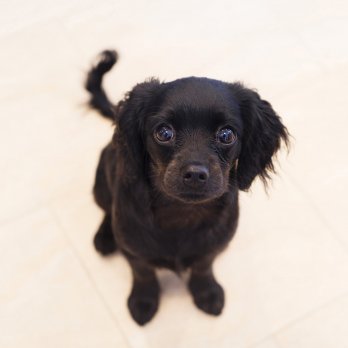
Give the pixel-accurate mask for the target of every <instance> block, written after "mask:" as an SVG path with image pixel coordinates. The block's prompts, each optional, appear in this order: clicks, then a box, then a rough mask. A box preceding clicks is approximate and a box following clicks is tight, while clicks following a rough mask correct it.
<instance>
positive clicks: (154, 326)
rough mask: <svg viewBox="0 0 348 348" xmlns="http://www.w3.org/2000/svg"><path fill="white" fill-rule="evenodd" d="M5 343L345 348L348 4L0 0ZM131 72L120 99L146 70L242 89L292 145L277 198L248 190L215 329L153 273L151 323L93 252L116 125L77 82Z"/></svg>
mask: <svg viewBox="0 0 348 348" xmlns="http://www.w3.org/2000/svg"><path fill="white" fill-rule="evenodd" d="M0 9H1V11H0V23H1V24H0V43H1V64H0V76H1V80H0V99H1V103H0V117H1V127H0V137H1V147H0V156H1V171H0V175H1V180H0V192H1V198H0V208H1V209H0V260H1V262H0V264H1V266H0V284H1V285H0V327H1V334H0V347H4V348H5V347H6V348H7V347H11V348H12V347H35V348H37V347H74V348H75V347H101V346H102V347H119V348H122V347H132V348H142V347H144V348H147V347H148V348H157V347H159V348H162V347H168V348H171V347H180V348H187V347H188V348H190V347H233V348H302V347H304V348H332V347H335V348H347V347H348V218H347V216H348V214H347V203H346V201H345V197H347V196H348V161H347V160H348V157H347V148H348V138H347V136H346V129H347V127H348V115H347V110H348V98H347V80H348V41H347V35H348V5H347V2H344V1H339V0H333V1H330V2H328V1H320V0H318V1H313V0H309V1H306V2H301V1H275V0H264V1H227V0H226V1H220V0H218V1H215V2H213V3H211V2H206V3H205V2H199V1H193V0H189V1H183V0H180V1H176V2H163V1H159V0H149V1H140V0H134V1H132V2H130V1H126V0H118V1H112V0H99V1H97V2H96V1H92V0H84V1H82V0H69V1H68V0H62V1H43V0H33V1H30V2H29V1H27V2H26V1H24V0H18V1H13V2H7V3H5V2H2V4H1V5H0ZM108 47H115V48H117V49H118V50H119V52H120V55H121V60H120V62H119V64H118V65H117V67H116V68H115V69H114V70H113V72H112V73H111V74H110V75H109V76H108V77H107V79H106V86H107V89H108V90H109V92H110V94H111V95H112V96H113V99H114V100H115V101H116V100H117V99H118V98H120V97H121V96H122V95H123V93H125V92H126V91H127V90H128V89H129V88H131V87H132V86H133V85H134V84H135V83H136V82H140V81H142V80H144V79H145V78H146V77H149V76H158V77H160V78H161V79H163V80H167V81H168V80H171V79H175V78H177V77H183V76H188V75H198V76H208V77H214V78H218V79H223V80H226V81H234V80H242V81H244V82H245V83H246V84H247V85H248V86H251V87H255V88H257V89H258V90H259V92H260V94H261V95H262V96H263V97H264V98H265V99H268V100H270V101H271V102H272V104H273V106H274V107H275V109H276V110H277V111H278V112H279V114H280V115H281V116H282V118H283V120H284V122H285V123H286V125H287V126H288V128H289V130H290V132H291V133H292V135H293V137H294V140H293V145H292V150H291V152H290V154H289V155H286V154H285V153H284V152H283V153H282V154H281V155H280V156H279V163H280V166H281V168H280V169H279V174H280V175H279V176H278V177H276V178H275V179H274V181H273V185H272V187H271V189H270V191H269V194H268V195H267V194H265V192H264V190H263V188H262V187H261V185H260V183H255V185H254V186H253V190H252V192H251V193H248V194H242V195H241V222H240V227H239V231H238V233H237V236H236V238H235V239H234V241H233V242H232V243H231V245H230V247H229V248H228V249H227V251H226V252H225V253H224V254H223V255H221V257H219V259H218V260H217V262H216V264H215V271H216V275H217V277H218V279H220V281H221V283H222V284H223V286H224V288H225V291H226V297H227V304H226V307H225V310H224V312H223V315H222V316H221V317H219V318H211V317H209V316H207V315H205V314H203V313H202V312H200V311H198V310H197V309H196V308H195V307H194V306H193V304H192V301H191V299H190V297H189V296H188V293H187V290H186V288H185V286H184V284H183V282H182V281H181V280H180V279H178V278H177V277H176V276H175V275H173V274H172V273H170V272H167V271H161V272H160V281H161V285H162V288H163V296H162V301H161V306H160V310H159V312H158V314H157V315H156V317H155V318H154V320H153V321H152V322H151V323H150V324H148V325H147V326H146V327H143V328H140V327H138V326H137V325H135V324H134V322H133V321H132V320H131V319H130V317H129V314H128V312H127V309H126V306H125V300H126V297H127V294H128V292H129V290H130V279H131V278H130V270H129V268H128V265H127V264H126V262H125V260H124V259H123V258H122V257H121V256H120V255H115V256H112V257H108V258H105V259H104V258H102V257H100V256H99V255H97V254H96V252H95V251H94V250H93V247H92V243H91V240H92V237H93V234H94V232H95V230H96V228H97V226H98V224H99V222H100V219H101V212H100V210H99V209H98V208H97V207H96V205H95V204H94V203H93V199H92V195H91V187H92V183H93V176H94V170H95V166H96V163H97V158H98V154H99V152H100V150H101V148H102V147H103V145H104V144H105V143H106V142H107V141H108V139H109V138H110V136H111V134H112V127H111V125H110V124H109V123H108V122H107V121H104V120H103V119H101V118H100V117H98V116H97V114H96V113H94V112H92V111H88V110H87V109H86V108H85V106H84V102H85V101H86V97H87V96H86V94H85V93H84V91H83V89H82V82H83V79H84V75H85V72H86V70H87V69H88V67H89V65H90V63H91V62H92V61H93V57H94V56H95V54H96V53H97V52H99V51H100V50H102V49H104V48H108Z"/></svg>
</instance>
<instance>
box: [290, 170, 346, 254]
mask: <svg viewBox="0 0 348 348" xmlns="http://www.w3.org/2000/svg"><path fill="white" fill-rule="evenodd" d="M284 175H286V176H287V177H288V178H289V180H290V182H291V183H292V184H293V185H294V186H295V188H296V189H298V191H299V192H300V193H301V194H302V195H303V197H304V198H305V199H306V200H307V202H308V203H309V206H310V207H311V208H312V210H313V211H314V213H315V214H316V215H317V216H318V217H319V218H320V220H321V222H322V223H323V225H324V226H325V227H326V228H327V229H328V230H329V232H330V234H331V236H332V237H333V238H334V239H335V240H336V242H338V244H339V245H340V246H341V248H343V250H344V252H345V253H346V254H348V245H347V243H346V242H345V241H344V240H343V239H342V238H341V237H340V236H339V235H338V234H337V233H336V229H335V228H334V227H333V226H332V225H331V224H330V222H329V221H328V219H327V218H326V217H325V215H324V214H323V213H322V211H321V209H320V208H319V207H318V206H317V204H316V203H315V202H314V201H313V199H312V197H311V195H310V194H309V193H308V192H307V191H306V190H305V189H304V188H303V186H302V185H301V184H300V183H299V182H298V181H297V179H296V178H295V177H294V176H292V175H291V174H289V173H284Z"/></svg>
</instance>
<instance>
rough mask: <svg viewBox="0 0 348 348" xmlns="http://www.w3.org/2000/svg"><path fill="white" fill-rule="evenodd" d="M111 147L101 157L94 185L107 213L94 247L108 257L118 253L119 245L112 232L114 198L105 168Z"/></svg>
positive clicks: (95, 192)
mask: <svg viewBox="0 0 348 348" xmlns="http://www.w3.org/2000/svg"><path fill="white" fill-rule="evenodd" d="M108 150H109V147H106V148H105V149H104V150H103V152H102V154H101V156H100V161H99V164H98V168H97V173H96V178H95V184H94V189H93V193H94V199H95V201H96V202H97V204H98V205H99V207H100V208H102V209H103V210H104V212H105V216H104V219H103V221H102V223H101V225H100V227H99V229H98V231H97V233H96V235H95V236H94V241H93V242H94V246H95V248H96V249H97V250H98V251H99V252H100V253H101V254H102V255H108V254H111V253H112V252H114V251H116V249H117V245H116V241H115V237H114V235H113V231H112V224H111V204H112V196H111V192H110V188H109V184H108V180H107V177H106V171H105V167H106V164H107V160H106V156H107V152H108Z"/></svg>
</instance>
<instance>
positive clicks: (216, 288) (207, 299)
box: [189, 278, 225, 315]
mask: <svg viewBox="0 0 348 348" xmlns="http://www.w3.org/2000/svg"><path fill="white" fill-rule="evenodd" d="M189 288H190V291H191V294H192V296H193V300H194V302H195V304H196V306H197V307H198V308H199V309H201V310H202V311H204V312H206V313H208V314H211V315H219V314H221V312H222V309H223V307H224V303H225V295H224V290H223V288H222V287H221V285H220V284H219V283H217V282H216V280H215V279H214V278H209V279H204V278H201V279H195V278H192V279H191V280H190V283H189Z"/></svg>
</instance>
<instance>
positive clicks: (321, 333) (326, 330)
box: [276, 295, 348, 348]
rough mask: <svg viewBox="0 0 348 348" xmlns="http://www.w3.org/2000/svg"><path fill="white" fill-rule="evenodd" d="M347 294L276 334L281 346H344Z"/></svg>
mask: <svg viewBox="0 0 348 348" xmlns="http://www.w3.org/2000/svg"><path fill="white" fill-rule="evenodd" d="M347 318H348V296H347V295H346V296H345V297H343V298H339V299H337V300H336V301H334V302H331V303H330V304H328V305H326V306H324V307H323V308H320V309H318V310H316V311H315V312H313V313H312V314H311V315H308V316H306V317H305V318H303V319H302V320H298V321H297V322H295V323H294V324H293V325H290V326H289V327H287V328H285V329H284V330H281V332H279V333H278V334H276V340H277V342H279V345H280V346H281V347H282V348H312V347H313V348H327V347H337V348H345V347H347V346H348V335H347Z"/></svg>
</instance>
